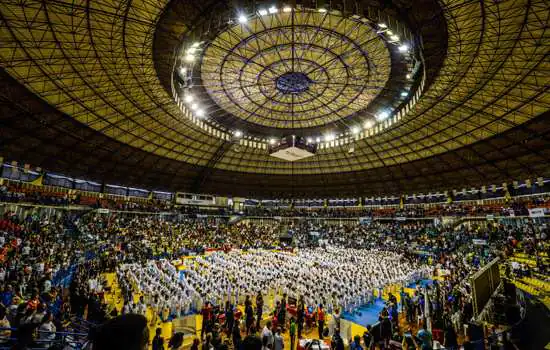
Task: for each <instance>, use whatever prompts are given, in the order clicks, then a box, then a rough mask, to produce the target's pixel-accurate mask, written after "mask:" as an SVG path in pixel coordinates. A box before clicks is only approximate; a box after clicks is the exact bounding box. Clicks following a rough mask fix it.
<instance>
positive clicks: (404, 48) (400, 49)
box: [399, 44, 409, 52]
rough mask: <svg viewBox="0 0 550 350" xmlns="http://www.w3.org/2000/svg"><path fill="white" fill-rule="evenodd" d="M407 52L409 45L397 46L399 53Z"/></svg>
mask: <svg viewBox="0 0 550 350" xmlns="http://www.w3.org/2000/svg"><path fill="white" fill-rule="evenodd" d="M407 51H409V45H407V44H403V45H401V46H399V52H407Z"/></svg>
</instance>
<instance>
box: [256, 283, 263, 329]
mask: <svg viewBox="0 0 550 350" xmlns="http://www.w3.org/2000/svg"><path fill="white" fill-rule="evenodd" d="M263 309H264V298H263V296H262V292H261V291H258V295H256V314H257V320H256V329H260V322H261V321H262V313H263Z"/></svg>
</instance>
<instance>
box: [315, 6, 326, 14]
mask: <svg viewBox="0 0 550 350" xmlns="http://www.w3.org/2000/svg"><path fill="white" fill-rule="evenodd" d="M317 11H319V12H321V13H325V12H327V9H326V8H324V7H321V8H320V9H319V10H317Z"/></svg>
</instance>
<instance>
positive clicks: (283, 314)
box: [277, 294, 286, 332]
mask: <svg viewBox="0 0 550 350" xmlns="http://www.w3.org/2000/svg"><path fill="white" fill-rule="evenodd" d="M285 318H286V294H283V298H282V299H281V308H280V309H279V315H277V319H278V321H279V325H280V327H281V329H282V331H283V332H284V331H285Z"/></svg>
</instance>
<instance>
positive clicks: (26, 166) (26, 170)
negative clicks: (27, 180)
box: [23, 163, 31, 174]
mask: <svg viewBox="0 0 550 350" xmlns="http://www.w3.org/2000/svg"><path fill="white" fill-rule="evenodd" d="M29 170H31V165H30V164H28V163H25V165H24V166H23V171H24V172H25V174H26V173H28V172H29Z"/></svg>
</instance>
